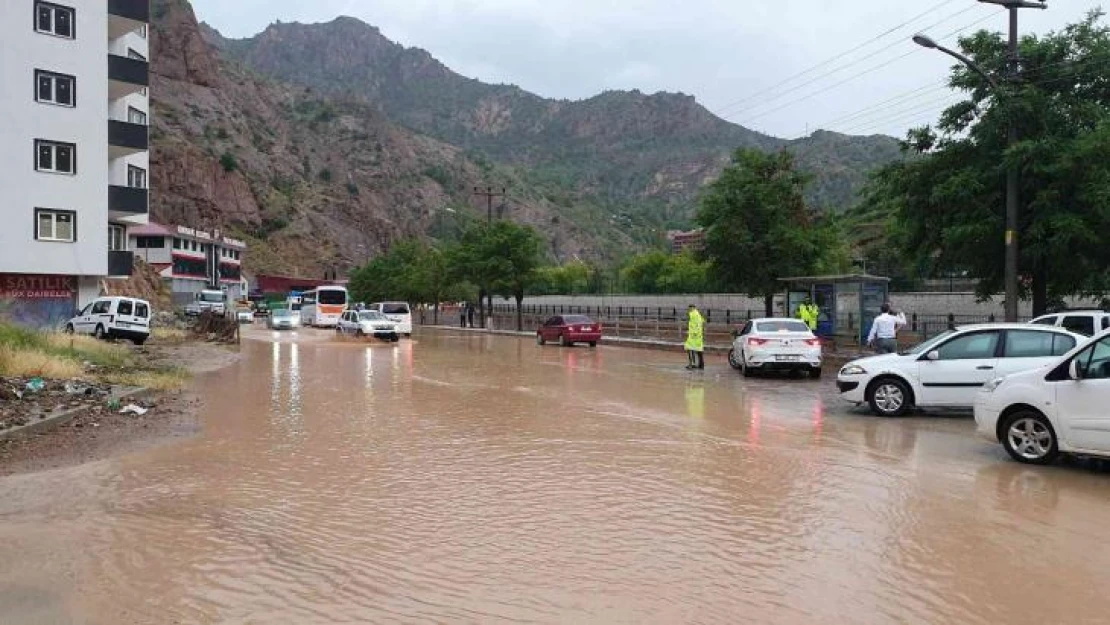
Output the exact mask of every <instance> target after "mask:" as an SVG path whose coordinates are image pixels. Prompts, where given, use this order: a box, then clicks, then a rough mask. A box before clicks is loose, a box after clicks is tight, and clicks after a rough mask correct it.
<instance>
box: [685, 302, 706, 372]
mask: <svg viewBox="0 0 1110 625" xmlns="http://www.w3.org/2000/svg"><path fill="white" fill-rule="evenodd" d="M704 352H705V318H704V317H702V316H701V312H699V311H698V307H697V306H695V305H693V304H690V307H689V308H688V309H687V311H686V358H687V361H688V363H689V364H687V365H686V368H687V369H704V368H705V355H704Z"/></svg>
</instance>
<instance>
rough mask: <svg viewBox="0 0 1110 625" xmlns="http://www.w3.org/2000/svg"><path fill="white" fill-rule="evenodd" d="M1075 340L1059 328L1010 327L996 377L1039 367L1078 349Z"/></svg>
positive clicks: (996, 368) (997, 366)
mask: <svg viewBox="0 0 1110 625" xmlns="http://www.w3.org/2000/svg"><path fill="white" fill-rule="evenodd" d="M1075 344H1076V342H1075V339H1074V338H1072V337H1071V336H1068V335H1067V334H1063V333H1061V332H1058V331H1045V330H1034V329H1029V330H1006V336H1005V339H1004V340H1003V345H1002V357H1001V358H999V359H998V363H997V365H996V366H995V377H1002V376H1004V375H1010V374H1011V373H1019V372H1021V371H1028V370H1030V369H1036V368H1037V367H1042V366H1044V365H1047V364H1049V363H1052V362H1055V361H1057V360H1058V359H1059V357H1060V356H1063V355H1064V354H1066V353H1068V352H1070V351H1071V350H1073V349H1075Z"/></svg>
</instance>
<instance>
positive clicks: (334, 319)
mask: <svg viewBox="0 0 1110 625" xmlns="http://www.w3.org/2000/svg"><path fill="white" fill-rule="evenodd" d="M345 310H347V289H346V288H344V287H341V286H321V287H316V288H315V289H312V290H311V291H305V292H304V293H303V294H302V296H301V325H302V326H306V327H307V326H314V327H317V328H334V327H335V326H336V324H338V323H339V317H340V316H341V315H342V314H343V311H345Z"/></svg>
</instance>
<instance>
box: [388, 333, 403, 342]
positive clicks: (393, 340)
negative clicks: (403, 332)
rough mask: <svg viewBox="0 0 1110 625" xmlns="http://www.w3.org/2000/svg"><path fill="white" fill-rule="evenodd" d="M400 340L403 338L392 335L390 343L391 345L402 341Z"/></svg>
mask: <svg viewBox="0 0 1110 625" xmlns="http://www.w3.org/2000/svg"><path fill="white" fill-rule="evenodd" d="M400 340H401V337H400V336H399V335H396V334H392V335H390V336H389V342H390V343H396V342H397V341H400Z"/></svg>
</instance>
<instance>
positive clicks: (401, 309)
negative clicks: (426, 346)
mask: <svg viewBox="0 0 1110 625" xmlns="http://www.w3.org/2000/svg"><path fill="white" fill-rule="evenodd" d="M366 310H376V311H378V312H380V313H382V314H383V315H385V316H386V317H389V320H390V321H395V322H397V331H398V332H400V333H401V334H404V335H405V336H412V307H411V306H409V305H408V304H407V303H405V302H378V303H377V304H370V305H369V306H367V307H366Z"/></svg>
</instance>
